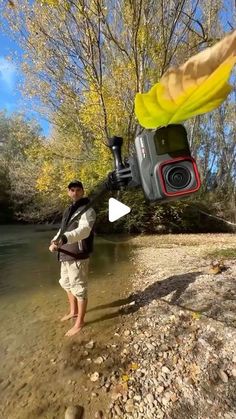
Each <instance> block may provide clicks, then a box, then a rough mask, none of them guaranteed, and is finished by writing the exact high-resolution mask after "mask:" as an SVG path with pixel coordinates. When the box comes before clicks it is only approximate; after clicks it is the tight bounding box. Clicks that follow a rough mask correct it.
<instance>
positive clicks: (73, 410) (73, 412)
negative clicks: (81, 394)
mask: <svg viewBox="0 0 236 419" xmlns="http://www.w3.org/2000/svg"><path fill="white" fill-rule="evenodd" d="M83 411H84V409H83V407H82V406H69V407H67V409H66V412H65V419H81V418H82V415H83Z"/></svg>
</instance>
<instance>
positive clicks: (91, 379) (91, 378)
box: [90, 372, 99, 383]
mask: <svg viewBox="0 0 236 419" xmlns="http://www.w3.org/2000/svg"><path fill="white" fill-rule="evenodd" d="M98 379H99V373H98V372H94V373H93V374H92V375H91V377H90V381H92V382H93V383H95V381H97V380H98Z"/></svg>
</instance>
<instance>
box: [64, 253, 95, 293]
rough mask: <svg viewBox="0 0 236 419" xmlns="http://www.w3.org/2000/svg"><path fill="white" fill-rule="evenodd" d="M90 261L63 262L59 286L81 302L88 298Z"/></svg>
mask: <svg viewBox="0 0 236 419" xmlns="http://www.w3.org/2000/svg"><path fill="white" fill-rule="evenodd" d="M88 267H89V259H84V260H75V261H66V262H61V278H60V280H59V284H60V285H61V286H62V288H63V289H64V290H65V291H70V292H71V293H72V294H73V295H74V296H75V297H76V298H78V299H79V300H84V299H85V298H87V286H88Z"/></svg>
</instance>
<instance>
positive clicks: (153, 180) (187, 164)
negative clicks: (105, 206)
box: [107, 124, 201, 202]
mask: <svg viewBox="0 0 236 419" xmlns="http://www.w3.org/2000/svg"><path fill="white" fill-rule="evenodd" d="M122 143H123V139H122V138H121V137H112V138H110V139H109V141H108V147H109V148H110V149H111V151H112V154H113V157H114V165H115V170H114V171H113V172H111V173H110V174H109V175H108V182H107V187H108V189H111V190H121V189H126V188H137V187H141V188H142V190H143V192H144V195H145V197H146V198H147V199H148V200H149V201H161V202H165V201H170V200H174V199H180V198H182V197H186V196H189V195H191V194H193V193H194V192H197V191H198V190H199V188H200V186H201V181H200V176H199V173H198V169H197V165H196V162H195V160H194V159H193V157H192V156H191V152H190V149H189V144H188V138H187V132H186V129H185V128H184V126H183V125H177V124H173V125H168V126H166V127H163V128H159V129H157V130H144V131H143V132H142V133H141V134H139V135H138V136H137V137H136V138H135V142H134V152H133V154H132V155H131V156H130V157H128V158H126V159H125V161H124V163H123V161H122V156H121V147H122Z"/></svg>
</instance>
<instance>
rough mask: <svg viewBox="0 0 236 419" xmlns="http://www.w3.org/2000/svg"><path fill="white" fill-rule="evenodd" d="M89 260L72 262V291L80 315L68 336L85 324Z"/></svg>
mask: <svg viewBox="0 0 236 419" xmlns="http://www.w3.org/2000/svg"><path fill="white" fill-rule="evenodd" d="M88 265H89V261H88V260H82V261H79V262H75V263H73V264H71V267H70V268H71V269H70V272H69V274H70V275H71V278H70V279H71V280H72V277H73V287H72V288H71V291H72V292H73V294H74V295H76V300H77V307H78V317H77V320H76V322H75V324H74V326H73V327H72V328H71V329H70V330H68V332H67V333H66V336H73V335H75V334H76V333H78V332H79V331H80V330H81V329H82V327H83V326H84V316H85V313H86V308H87V303H88V299H87V278H88Z"/></svg>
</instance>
